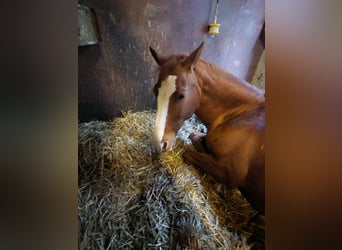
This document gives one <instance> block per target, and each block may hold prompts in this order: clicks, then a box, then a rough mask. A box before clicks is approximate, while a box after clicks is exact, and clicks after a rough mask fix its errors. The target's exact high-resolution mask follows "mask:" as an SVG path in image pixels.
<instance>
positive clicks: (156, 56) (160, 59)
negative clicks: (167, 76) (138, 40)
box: [150, 46, 166, 66]
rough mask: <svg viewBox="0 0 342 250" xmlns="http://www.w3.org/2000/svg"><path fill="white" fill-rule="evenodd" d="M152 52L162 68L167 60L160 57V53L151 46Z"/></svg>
mask: <svg viewBox="0 0 342 250" xmlns="http://www.w3.org/2000/svg"><path fill="white" fill-rule="evenodd" d="M150 52H151V55H152V56H153V58H154V60H155V61H156V63H158V65H159V66H161V65H162V64H163V63H164V62H165V61H166V58H165V57H163V56H159V55H158V53H157V52H156V51H155V50H154V49H153V48H152V47H151V46H150Z"/></svg>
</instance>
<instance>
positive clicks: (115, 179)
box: [78, 111, 264, 249]
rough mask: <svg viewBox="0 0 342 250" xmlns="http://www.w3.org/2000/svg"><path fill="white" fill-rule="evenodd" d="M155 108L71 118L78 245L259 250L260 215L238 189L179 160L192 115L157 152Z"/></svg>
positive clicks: (197, 127)
mask: <svg viewBox="0 0 342 250" xmlns="http://www.w3.org/2000/svg"><path fill="white" fill-rule="evenodd" d="M154 119H155V112H154V111H145V112H137V113H133V112H127V113H124V114H123V117H120V118H116V119H114V120H113V121H111V122H101V121H91V122H86V123H80V124H79V138H78V139H79V164H78V165H79V179H78V186H79V191H78V221H79V232H78V234H79V236H78V237H79V239H78V241H79V249H264V220H263V217H260V216H257V217H256V216H254V215H255V214H256V212H255V211H254V210H253V209H252V208H251V206H250V205H249V203H248V202H247V201H246V200H245V199H244V198H243V197H242V196H241V194H240V192H239V191H238V190H228V189H227V188H226V187H225V186H223V185H221V184H218V183H215V182H214V181H213V180H212V179H211V178H210V177H208V176H206V175H204V174H203V173H200V172H199V171H198V170H196V169H194V168H193V167H192V166H189V165H187V164H185V163H184V162H183V161H182V152H183V151H184V149H185V148H187V149H192V150H193V148H192V145H191V144H190V141H189V140H188V136H189V134H190V133H191V132H193V131H194V130H198V131H206V128H205V126H204V125H203V124H201V123H200V122H199V121H198V120H197V119H196V117H192V118H191V119H189V120H187V121H186V122H185V124H184V126H183V127H182V129H181V130H180V131H179V132H178V134H177V143H176V146H175V149H174V150H173V151H171V152H165V153H162V154H161V155H157V154H155V152H154V149H153V146H152V142H151V137H152V129H153V126H154Z"/></svg>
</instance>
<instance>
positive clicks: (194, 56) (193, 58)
mask: <svg viewBox="0 0 342 250" xmlns="http://www.w3.org/2000/svg"><path fill="white" fill-rule="evenodd" d="M203 45H204V41H203V42H202V43H201V44H200V46H198V48H197V49H196V50H194V51H193V52H192V53H191V54H190V55H189V56H188V57H187V58H186V59H185V61H184V62H183V66H184V67H186V68H188V69H190V68H191V66H195V65H196V63H197V61H198V59H199V58H200V56H201V53H202V49H203Z"/></svg>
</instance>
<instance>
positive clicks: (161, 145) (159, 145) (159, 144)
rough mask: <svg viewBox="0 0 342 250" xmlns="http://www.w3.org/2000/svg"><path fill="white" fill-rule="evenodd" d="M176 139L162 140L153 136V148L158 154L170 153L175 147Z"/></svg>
mask: <svg viewBox="0 0 342 250" xmlns="http://www.w3.org/2000/svg"><path fill="white" fill-rule="evenodd" d="M175 142H176V137H175V136H164V137H163V138H162V140H160V139H159V138H157V137H156V136H153V146H154V148H155V149H156V151H157V152H158V153H161V152H165V151H171V150H172V149H173V147H174V145H175Z"/></svg>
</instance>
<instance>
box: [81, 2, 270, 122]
mask: <svg viewBox="0 0 342 250" xmlns="http://www.w3.org/2000/svg"><path fill="white" fill-rule="evenodd" d="M79 2H80V3H82V4H84V5H86V6H88V7H89V8H91V9H92V10H93V11H94V13H95V15H96V19H97V23H98V29H99V34H100V42H99V44H98V45H92V46H84V47H79V50H78V53H79V119H80V120H90V119H102V120H108V119H112V118H113V117H115V116H118V115H120V113H121V111H127V110H134V111H141V110H145V109H153V108H155V100H154V96H153V94H152V87H153V85H154V83H155V81H156V78H157V70H158V67H157V65H156V63H155V62H154V60H153V58H152V57H151V56H150V53H149V46H150V45H151V46H152V47H153V48H155V49H156V50H157V51H158V52H163V53H165V54H169V53H174V52H191V51H192V50H193V49H195V48H196V47H197V46H198V45H199V44H200V43H201V42H202V41H203V40H204V41H205V48H204V50H203V54H202V57H203V58H204V59H206V60H208V61H211V62H213V63H216V64H218V65H220V66H222V67H223V68H225V69H227V70H229V71H230V72H232V73H233V74H235V75H237V76H239V77H241V78H244V79H247V80H251V78H252V75H253V72H254V69H255V65H256V63H257V61H258V59H259V57H260V55H261V52H262V48H261V46H260V42H259V40H258V38H259V34H260V31H261V29H262V26H263V23H264V0H245V1H241V0H240V1H238V0H232V1H227V0H226V1H225V0H221V1H220V7H219V13H218V22H219V23H220V24H221V27H220V34H219V35H217V36H215V37H213V38H212V37H211V36H210V35H209V34H208V33H207V30H208V28H207V27H208V23H209V22H212V21H213V14H214V4H213V3H212V1H210V0H191V1H188V0H178V1H176V0H174V1H168V0H164V1H158V0H139V1H133V0H103V1H95V0H83V1H79ZM209 18H211V19H210V20H209Z"/></svg>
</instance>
